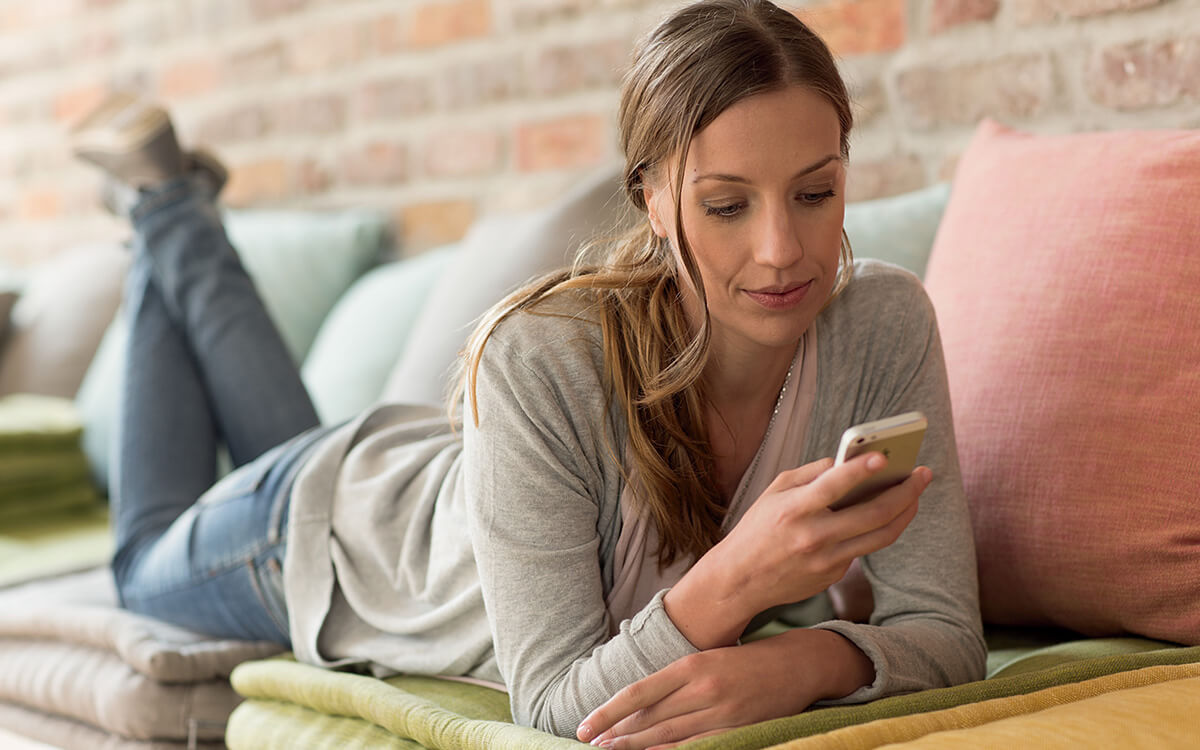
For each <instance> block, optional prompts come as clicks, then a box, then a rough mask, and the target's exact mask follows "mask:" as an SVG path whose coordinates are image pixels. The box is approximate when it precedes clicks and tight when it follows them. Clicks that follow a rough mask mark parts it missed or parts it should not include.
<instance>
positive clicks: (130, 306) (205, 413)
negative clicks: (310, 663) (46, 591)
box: [110, 178, 327, 647]
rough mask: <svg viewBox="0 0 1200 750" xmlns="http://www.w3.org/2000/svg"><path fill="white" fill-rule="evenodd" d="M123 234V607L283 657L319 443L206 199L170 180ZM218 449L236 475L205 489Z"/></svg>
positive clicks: (291, 366)
mask: <svg viewBox="0 0 1200 750" xmlns="http://www.w3.org/2000/svg"><path fill="white" fill-rule="evenodd" d="M132 218H133V225H134V230H135V236H134V247H133V254H134V255H133V260H132V264H131V266H130V269H129V275H128V278H127V280H126V287H125V312H126V314H127V315H128V318H129V325H130V335H129V349H128V353H127V355H126V362H125V371H124V385H123V389H122V393H121V406H120V419H119V422H118V426H117V450H116V453H115V455H114V457H113V464H114V465H113V471H112V481H111V486H110V495H111V497H112V519H113V527H114V533H115V541H116V551H115V553H114V557H113V562H112V568H113V574H114V577H115V579H116V583H117V590H118V593H119V596H120V601H121V604H122V606H124V607H125V608H127V609H129V610H131V611H134V612H139V613H141V614H145V615H149V616H152V617H155V618H158V619H162V620H166V621H169V622H172V623H175V624H177V625H181V626H183V627H187V628H191V629H193V630H198V631H201V632H205V633H209V634H211V635H216V636H221V637H228V638H242V639H253V640H268V641H275V642H277V643H279V644H280V645H282V646H284V647H290V639H289V637H288V625H287V622H288V620H287V605H286V602H285V601H284V598H283V585H282V562H283V555H284V549H285V545H286V541H287V535H286V529H287V507H288V496H289V493H290V488H291V483H292V480H293V479H294V477H295V474H296V472H297V471H298V469H299V467H300V465H301V464H302V462H303V459H304V457H305V456H306V455H307V452H308V451H309V450H310V449H311V448H312V447H313V446H314V445H315V443H316V442H317V441H318V440H319V439H320V437H321V436H322V435H323V434H325V432H327V431H326V430H322V429H321V428H319V427H318V419H317V415H316V411H315V410H314V408H313V405H312V401H311V400H310V399H309V396H308V393H307V392H306V391H305V389H304V386H303V384H302V383H301V381H300V375H299V372H298V371H297V369H296V365H295V363H294V362H293V361H292V358H291V355H290V354H289V352H288V350H287V348H286V346H285V345H284V343H283V341H282V339H281V338H280V336H279V333H278V331H277V330H276V328H275V326H274V323H273V322H272V321H271V319H270V318H269V317H268V314H267V312H266V310H265V308H264V307H263V304H262V301H261V299H260V298H259V296H258V293H257V291H256V290H255V288H254V285H253V283H252V282H251V280H250V279H249V277H248V276H247V275H246V272H245V270H244V269H243V267H242V265H241V262H240V261H239V260H238V257H237V253H236V252H235V251H234V249H233V247H232V246H231V245H230V243H229V240H228V239H227V237H226V235H225V230H224V227H223V226H222V224H221V219H220V215H219V213H218V211H217V209H216V206H215V203H214V196H213V195H212V192H211V189H209V188H207V187H206V186H205V185H204V184H203V183H201V182H199V181H196V180H193V179H191V178H180V179H176V180H173V181H171V182H169V183H167V184H165V185H162V186H161V187H159V188H157V189H155V190H152V191H149V192H147V193H146V194H145V195H144V196H143V197H142V199H141V200H140V201H139V203H138V205H137V206H136V207H135V208H134V210H133V214H132ZM222 443H223V444H224V445H225V446H226V447H227V448H228V450H229V454H230V457H231V458H232V459H233V464H234V466H235V467H237V468H236V469H235V470H234V471H233V472H232V473H231V474H229V475H228V476H226V477H225V478H223V479H221V480H220V481H219V482H216V475H217V451H218V447H219V446H220V445H221V444H222ZM214 482H216V484H215V485H214Z"/></svg>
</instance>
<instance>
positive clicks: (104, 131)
mask: <svg viewBox="0 0 1200 750" xmlns="http://www.w3.org/2000/svg"><path fill="white" fill-rule="evenodd" d="M71 150H72V151H73V152H74V154H75V155H76V156H77V157H79V158H80V159H83V160H84V161H86V162H89V163H91V164H94V165H96V166H98V167H100V169H102V170H104V172H105V173H106V174H108V175H109V176H110V177H112V178H113V179H114V180H116V181H117V182H119V183H121V184H123V185H126V186H128V187H131V188H134V189H140V188H145V187H150V186H152V185H156V184H158V183H161V182H164V181H166V180H169V179H171V178H172V177H177V176H179V175H181V174H184V172H185V171H186V170H187V166H188V164H187V157H186V155H185V154H184V153H183V150H182V149H180V148H179V142H178V141H177V140H176V139H175V128H174V127H172V125H171V118H170V117H169V116H168V115H167V112H166V110H164V109H163V108H162V107H159V106H158V105H155V104H152V103H150V102H148V101H146V100H144V99H142V98H140V97H138V96H137V95H135V94H131V93H128V92H124V91H118V92H115V93H113V94H110V95H109V96H108V97H107V98H106V99H105V100H104V101H103V102H101V103H100V106H98V107H97V108H96V109H94V110H92V112H90V113H89V114H87V115H86V116H85V117H84V118H83V119H82V120H80V121H79V123H78V124H76V125H75V127H73V128H72V129H71Z"/></svg>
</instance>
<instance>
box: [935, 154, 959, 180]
mask: <svg viewBox="0 0 1200 750" xmlns="http://www.w3.org/2000/svg"><path fill="white" fill-rule="evenodd" d="M961 159H962V153H961V152H956V153H953V154H947V155H946V156H944V157H942V162H941V164H940V165H939V166H938V170H937V178H938V180H940V181H942V182H953V181H954V173H955V172H957V171H958V162H959V161H960V160H961Z"/></svg>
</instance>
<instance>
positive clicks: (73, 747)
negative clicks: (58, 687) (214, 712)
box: [0, 702, 225, 750]
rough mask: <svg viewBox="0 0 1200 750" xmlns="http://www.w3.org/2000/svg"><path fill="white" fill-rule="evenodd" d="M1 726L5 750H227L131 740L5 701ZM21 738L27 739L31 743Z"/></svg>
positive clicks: (208, 744) (206, 745)
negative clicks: (191, 749)
mask: <svg viewBox="0 0 1200 750" xmlns="http://www.w3.org/2000/svg"><path fill="white" fill-rule="evenodd" d="M0 727H4V728H5V730H8V731H5V732H0V747H2V748H4V750H188V749H189V748H192V747H195V748H196V750H225V743H224V742H217V741H214V742H197V743H195V744H194V745H189V744H188V742H187V741H186V740H175V741H170V740H131V739H128V738H125V737H121V736H119V735H115V734H109V733H108V732H105V731H103V730H100V729H96V728H95V727H91V726H88V725H87V724H84V723H82V722H79V721H74V720H73V719H67V718H64V717H62V716H54V715H53V714H47V713H43V712H41V711H35V710H33V709H31V708H25V707H23V706H16V705H13V704H11V703H4V702H0ZM9 732H12V734H10V733H9ZM19 737H20V738H24V737H28V738H29V742H28V743H26V742H23V741H22V740H21V739H19ZM42 743H45V744H42Z"/></svg>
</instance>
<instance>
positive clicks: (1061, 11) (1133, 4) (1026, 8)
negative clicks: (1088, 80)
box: [1012, 0, 1162, 26]
mask: <svg viewBox="0 0 1200 750" xmlns="http://www.w3.org/2000/svg"><path fill="white" fill-rule="evenodd" d="M1012 2H1013V18H1015V19H1016V22H1017V23H1018V24H1021V25H1023V26H1028V25H1030V24H1035V23H1046V22H1048V21H1053V20H1054V19H1056V18H1086V17H1088V16H1098V15H1103V14H1106V13H1114V12H1120V11H1130V10H1139V9H1141V8H1148V7H1150V6H1152V5H1158V4H1159V3H1161V2H1162V0H1012Z"/></svg>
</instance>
